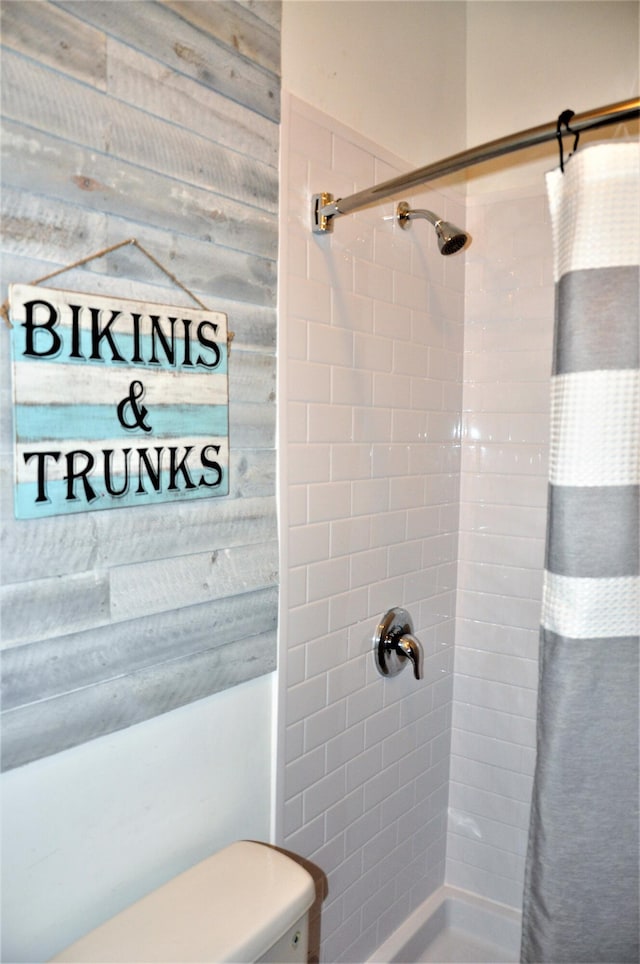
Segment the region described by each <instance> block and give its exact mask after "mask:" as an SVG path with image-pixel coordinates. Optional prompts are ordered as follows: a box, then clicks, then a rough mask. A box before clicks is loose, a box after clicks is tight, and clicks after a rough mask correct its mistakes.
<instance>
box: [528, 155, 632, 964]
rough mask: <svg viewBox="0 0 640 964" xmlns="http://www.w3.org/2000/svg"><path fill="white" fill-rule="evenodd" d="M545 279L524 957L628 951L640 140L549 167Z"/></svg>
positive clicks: (610, 961) (622, 957)
mask: <svg viewBox="0 0 640 964" xmlns="http://www.w3.org/2000/svg"><path fill="white" fill-rule="evenodd" d="M547 193H548V197H549V205H550V211H551V223H552V231H553V245H554V270H555V284H556V329H555V344H554V362H553V376H552V412H551V446H550V470H549V471H550V475H549V509H548V523H547V547H546V562H545V581H544V591H543V603H542V620H541V622H542V626H541V639H540V676H539V693H538V749H537V762H536V772H535V778H534V788H533V799H532V812H531V826H530V832H529V847H528V854H527V864H526V880H525V892H524V906H523V924H522V961H523V962H530V964H531V962H538V964H539V962H545V964H558V962H563V961H569V962H573V964H583V962H589V961H598V962H607V964H614V962H621V961H638V959H639V944H638V937H639V927H640V925H639V920H638V906H639V888H638V867H639V864H640V849H639V840H638V744H639V739H638V732H639V713H638V705H639V700H638V644H639V640H638V634H639V633H640V628H639V623H640V575H639V572H640V569H639V552H640V549H639V519H638V497H639V491H640V486H639V483H640V439H639V433H640V384H639V380H640V373H639V370H638V369H639V364H640V362H639V349H638V331H639V327H640V318H639V312H638V291H639V284H640V278H639V264H640V145H638V144H637V143H627V142H622V143H621V142H618V143H611V144H603V145H596V146H593V147H588V148H586V149H584V150H582V151H578V152H577V153H576V154H574V155H573V156H572V157H571V160H570V161H569V163H568V164H567V166H566V168H565V172H564V174H562V173H561V171H560V170H556V171H553V172H552V173H550V174H549V175H547Z"/></svg>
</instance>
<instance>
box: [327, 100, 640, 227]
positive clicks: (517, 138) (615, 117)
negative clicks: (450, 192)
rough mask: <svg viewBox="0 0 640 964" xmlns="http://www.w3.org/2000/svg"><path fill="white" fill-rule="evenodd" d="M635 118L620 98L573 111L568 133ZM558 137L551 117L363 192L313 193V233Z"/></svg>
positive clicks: (631, 104)
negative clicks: (396, 196) (343, 217)
mask: <svg viewBox="0 0 640 964" xmlns="http://www.w3.org/2000/svg"><path fill="white" fill-rule="evenodd" d="M561 116H562V115H561ZM635 117H640V97H634V98H632V99H631V100H622V101H619V102H618V103H616V104H609V105H607V106H605V107H597V108H595V110H590V111H586V112H585V113H583V114H573V116H572V117H571V132H572V133H574V134H579V133H580V132H581V131H583V130H593V129H595V128H597V127H606V126H607V125H609V124H615V123H622V122H624V121H627V120H632V119H633V118H635ZM558 137H559V120H554V121H552V122H550V123H548V124H542V125H540V126H539V127H531V128H529V130H526V131H521V132H520V133H519V134H510V135H509V136H508V137H500V138H498V139H497V140H495V141H489V142H488V143H486V144H482V145H480V147H474V148H471V149H470V150H467V151H461V152H460V153H459V154H453V155H452V156H451V157H447V158H445V159H444V160H442V161H436V162H435V163H434V164H427V165H426V166H425V167H420V168H418V169H417V170H416V171H411V172H410V173H408V174H401V175H400V176H399V177H394V178H392V179H391V180H390V181H383V182H382V183H381V184H376V185H374V186H373V187H370V188H367V189H366V190H364V191H358V193H357V194H351V195H350V196H349V197H346V198H338V200H334V199H333V195H331V194H327V193H322V194H314V195H313V198H312V206H311V224H312V230H313V233H314V234H326V233H327V232H329V231H331V230H332V229H333V221H334V219H335V218H336V217H339V216H340V215H341V214H351V213H352V212H353V211H358V210H360V208H364V207H367V205H369V204H372V203H374V202H375V201H381V200H383V199H384V198H387V197H390V196H391V195H392V194H398V193H399V192H400V191H405V190H407V188H410V187H417V186H418V185H420V184H425V183H426V182H427V181H433V180H435V179H436V178H438V177H444V176H445V175H447V174H453V173H454V172H455V171H460V170H462V169H463V168H465V167H472V166H473V165H474V164H480V163H482V161H489V160H491V159H492V158H494V157H500V156H501V155H502V154H510V153H512V152H513V151H521V150H524V149H525V148H528V147H534V146H535V145H536V144H542V143H544V142H545V141H550V140H554V139H555V138H558Z"/></svg>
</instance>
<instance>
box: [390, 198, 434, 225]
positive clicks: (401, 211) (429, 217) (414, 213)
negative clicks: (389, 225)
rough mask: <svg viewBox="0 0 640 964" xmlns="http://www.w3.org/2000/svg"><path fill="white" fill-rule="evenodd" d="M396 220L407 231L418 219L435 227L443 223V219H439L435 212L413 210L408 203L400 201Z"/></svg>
mask: <svg viewBox="0 0 640 964" xmlns="http://www.w3.org/2000/svg"><path fill="white" fill-rule="evenodd" d="M396 218H397V220H398V224H399V225H400V227H401V228H402V229H403V230H405V231H406V229H407V228H408V227H409V226H410V225H411V222H412V221H415V219H416V218H424V219H425V221H429V223H430V224H433V225H438V224H440V223H441V222H442V218H439V217H438V215H437V214H434V213H433V211H427V209H426V208H412V207H410V206H409V205H408V204H407V202H406V201H400V203H399V204H398V207H397V208H396Z"/></svg>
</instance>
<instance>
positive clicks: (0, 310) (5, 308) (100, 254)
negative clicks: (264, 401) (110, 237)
mask: <svg viewBox="0 0 640 964" xmlns="http://www.w3.org/2000/svg"><path fill="white" fill-rule="evenodd" d="M128 244H132V245H133V246H134V247H136V248H137V249H138V251H141V252H142V254H144V255H145V257H147V258H148V259H149V261H151V262H152V264H154V265H155V266H156V268H159V269H160V271H162V272H163V273H164V274H166V276H167V277H168V278H170V280H171V281H173V283H174V284H175V285H177V286H178V288H182V290H183V291H185V292H186V293H187V294H188V295H189V297H190V298H191V299H192V300H193V301H195V303H196V304H197V305H199V307H200V308H202V309H203V310H204V311H209V310H210V309H209V308H207V306H206V305H205V304H203V302H202V301H200V299H199V298H198V297H196V295H194V293H193V292H192V291H190V290H189V288H187V286H186V285H183V284H182V282H181V281H179V280H178V278H176V276H175V275H174V274H172V273H171V271H169V270H168V269H167V268H165V266H164V265H163V264H161V263H160V261H158V259H157V258H154V256H153V255H152V254H150V252H149V251H147V249H146V248H143V246H142V245H141V244H140V242H139V241H138V240H137V239H136V238H127V240H126V241H119V242H118V244H112V245H111V246H110V247H108V248H103V249H102V250H101V251H96V253H95V254H90V255H87V257H86V258H80V259H79V260H78V261H74V262H73V264H68V265H65V267H63V268H56V270H55V271H50V272H49V274H45V275H43V276H42V277H41V278H36V280H35V281H31V282H30V284H32V285H39V284H42V283H43V282H44V281H49V279H50V278H55V277H56V275H59V274H64V272H65V271H71V270H72V269H73V268H79V267H81V266H82V265H83V264H88V262H89V261H95V260H97V259H98V258H104V257H105V255H107V254H111V252H112V251H117V250H118V249H119V248H124V247H126V246H127V245H128ZM0 315H2V317H3V318H4V320H5V322H6V323H7V325H8V326H9V328H11V327H12V325H11V320H10V318H9V302H8V301H5V302H4V303H3V304H2V306H0ZM233 338H234V332H232V331H230V332H228V343H229V344H231V342H232V341H233Z"/></svg>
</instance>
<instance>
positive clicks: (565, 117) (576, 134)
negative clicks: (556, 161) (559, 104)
mask: <svg viewBox="0 0 640 964" xmlns="http://www.w3.org/2000/svg"><path fill="white" fill-rule="evenodd" d="M574 115H575V111H572V110H563V111H562V113H561V114H558V122H557V124H556V137H557V139H558V149H559V151H560V170H561V171H562V173H563V174H564V149H563V146H562V132H561V130H560V126H561V125H562V124H564V126H565V127H566V129H567V132H568V133H569V134H573V147H572V149H571V153H570V154H569V157H571V156H572V155H573V154H575V152H576V148H577V146H578V141H579V140H580V131H572V130H571V128H570V127H569V121H570V120H571V118H572V117H573V116H574ZM569 157H567V160H569Z"/></svg>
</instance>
